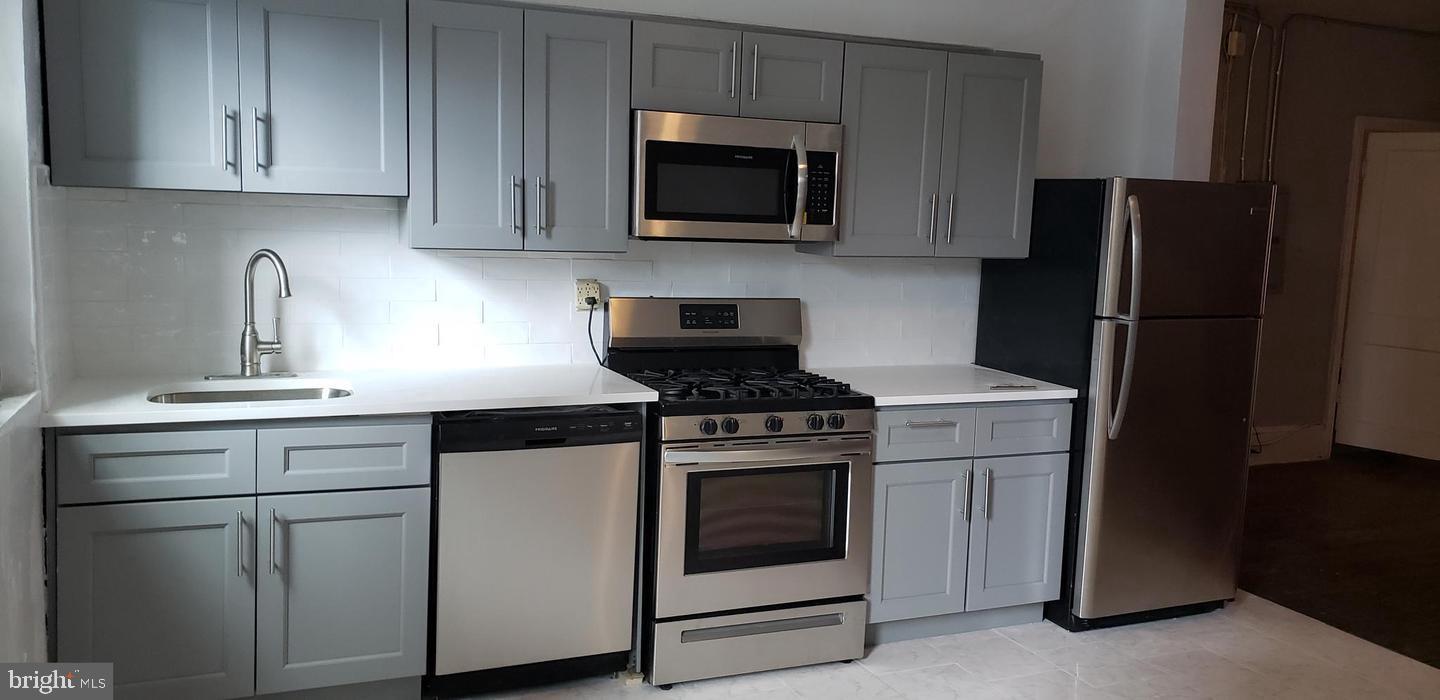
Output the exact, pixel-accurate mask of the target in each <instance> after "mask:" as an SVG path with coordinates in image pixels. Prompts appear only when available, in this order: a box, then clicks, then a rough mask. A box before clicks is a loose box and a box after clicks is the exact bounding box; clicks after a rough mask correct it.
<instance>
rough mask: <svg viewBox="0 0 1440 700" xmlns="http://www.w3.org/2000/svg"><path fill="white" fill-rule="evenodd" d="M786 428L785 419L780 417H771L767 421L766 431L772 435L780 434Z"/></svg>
mask: <svg viewBox="0 0 1440 700" xmlns="http://www.w3.org/2000/svg"><path fill="white" fill-rule="evenodd" d="M784 427H785V419H784V418H781V417H780V416H770V417H769V418H766V419H765V429H766V430H768V431H770V432H772V433H778V432H780V431H781V429H783V428H784Z"/></svg>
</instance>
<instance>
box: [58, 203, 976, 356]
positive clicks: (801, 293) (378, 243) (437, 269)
mask: <svg viewBox="0 0 1440 700" xmlns="http://www.w3.org/2000/svg"><path fill="white" fill-rule="evenodd" d="M66 194H67V195H68V200H67V201H66V209H67V210H68V219H69V229H68V236H67V237H66V242H65V244H64V245H65V249H64V257H65V261H66V266H67V267H68V270H67V272H68V275H67V282H66V283H65V284H64V287H65V290H64V291H63V292H62V293H61V294H59V295H57V296H63V297H67V298H68V299H69V301H68V305H67V309H68V311H67V312H66V314H65V316H66V317H68V318H69V320H70V323H69V332H70V334H71V335H72V337H73V345H74V349H73V350H74V358H75V365H76V369H77V371H78V373H79V374H80V375H82V376H110V375H128V374H151V375H158V374H192V375H198V374H203V373H206V372H234V371H236V369H237V367H236V365H237V363H238V357H237V353H238V345H239V332H240V324H241V285H242V270H243V267H244V264H245V261H246V259H247V258H248V257H249V255H250V253H252V252H253V251H255V250H256V249H258V248H262V247H271V248H274V249H275V250H276V251H277V252H279V253H280V255H281V256H282V257H283V258H284V259H285V262H286V264H287V266H288V268H289V270H290V274H291V282H292V285H291V286H292V291H293V292H294V296H293V297H291V298H290V299H286V300H278V301H277V300H276V299H275V298H274V295H275V288H276V287H275V281H274V273H273V272H272V271H271V270H270V268H269V267H268V266H263V267H262V268H261V269H260V274H259V276H258V277H257V280H258V282H257V284H256V289H257V290H258V296H259V299H258V301H257V304H256V309H257V312H256V313H257V319H258V320H259V322H260V325H261V331H262V333H263V334H264V335H266V336H268V335H269V319H270V317H271V315H272V314H274V313H275V311H276V309H277V308H278V313H279V315H280V316H281V317H282V318H283V319H284V326H283V328H282V335H283V336H284V339H285V343H286V353H285V355H284V356H281V357H276V358H268V359H267V360H266V362H267V363H272V366H274V367H288V368H291V369H298V370H308V369H359V368H375V367H388V366H397V365H404V366H428V367H436V366H444V367H472V366H486V365H511V364H547V363H568V362H572V361H574V362H594V359H593V356H592V354H591V349H590V345H589V341H588V339H587V337H586V320H587V318H586V315H585V314H584V313H580V312H576V311H575V310H574V307H573V303H574V302H573V300H574V279H575V278H576V277H595V278H598V279H600V280H601V281H602V282H603V283H604V284H605V285H606V287H607V288H608V290H609V292H610V293H611V294H612V295H626V294H633V295H655V296H671V295H673V296H741V297H744V296H786V297H791V296H793V297H799V298H801V299H803V300H804V301H805V305H806V320H807V324H808V327H807V328H806V331H805V332H806V343H805V345H804V347H802V352H803V354H804V359H805V361H806V362H807V363H808V364H810V365H812V366H822V365H832V366H833V365H835V364H844V363H877V364H894V363H901V362H915V363H936V362H968V361H970V360H971V359H972V358H973V355H974V347H975V339H974V334H975V312H976V296H977V294H978V289H979V263H978V262H977V261H974V260H928V259H926V260H908V261H907V260H894V261H892V260H873V259H871V260H835V259H831V258H827V257H820V256H813V255H805V254H801V253H797V252H795V251H794V250H793V248H792V247H791V246H784V245H778V246H777V245H761V244H728V243H687V242H677V241H656V242H652V241H631V242H630V252H629V253H628V254H625V255H619V254H601V255H539V254H500V253H495V254H490V255H489V256H487V257H459V256H452V255H444V254H436V253H432V252H426V251H416V250H411V249H410V248H409V247H407V246H406V245H405V243H404V238H403V235H402V232H401V230H400V225H399V219H400V212H399V211H398V207H399V206H400V202H399V201H398V200H395V199H389V198H364V197H293V196H259V195H249V196H245V195H236V194H222V193H201V192H162V191H145V190H97V189H83V188H71V189H69V190H68V192H67V193H66ZM595 326H596V331H597V333H596V342H597V346H598V347H599V348H600V349H601V351H603V350H604V339H603V337H601V335H600V333H599V331H600V329H601V328H603V317H601V316H598V315H597V319H596V322H595Z"/></svg>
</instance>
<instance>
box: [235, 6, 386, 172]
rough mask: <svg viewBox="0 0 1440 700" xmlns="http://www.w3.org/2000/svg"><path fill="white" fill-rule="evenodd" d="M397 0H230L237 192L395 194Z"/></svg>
mask: <svg viewBox="0 0 1440 700" xmlns="http://www.w3.org/2000/svg"><path fill="white" fill-rule="evenodd" d="M405 14H406V13H405V0H239V15H238V19H239V29H240V43H239V52H240V53H239V55H240V104H241V109H242V113H241V123H243V124H244V125H245V126H246V131H245V133H247V134H248V135H249V136H250V137H251V141H250V147H249V148H247V149H242V151H241V154H240V162H241V167H242V168H243V169H244V172H245V190H246V191H247V192H296V193H314V194H368V195H397V196H404V195H405V194H406V193H407V191H408V170H407V168H408V159H407V156H406V153H407V150H408V145H407V137H406V108H407V105H406V96H405V85H406V82H405V65H406V53H405V39H406V33H405Z"/></svg>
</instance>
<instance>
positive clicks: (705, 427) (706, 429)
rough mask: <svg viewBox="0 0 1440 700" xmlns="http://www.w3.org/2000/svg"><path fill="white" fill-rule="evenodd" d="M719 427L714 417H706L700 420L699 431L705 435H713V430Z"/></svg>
mask: <svg viewBox="0 0 1440 700" xmlns="http://www.w3.org/2000/svg"><path fill="white" fill-rule="evenodd" d="M719 429H720V425H719V424H718V423H716V422H715V419H714V418H706V419H705V420H702V421H700V432H702V433H705V434H706V435H714V434H715V431H716V430H719Z"/></svg>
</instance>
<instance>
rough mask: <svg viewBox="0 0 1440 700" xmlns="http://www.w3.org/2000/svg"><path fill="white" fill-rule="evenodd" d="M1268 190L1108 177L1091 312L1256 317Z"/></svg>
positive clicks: (1104, 314) (1108, 315)
mask: <svg viewBox="0 0 1440 700" xmlns="http://www.w3.org/2000/svg"><path fill="white" fill-rule="evenodd" d="M1274 196H1275V186H1274V185H1270V184H1222V183H1209V182H1180V181H1174V180H1131V179H1126V178H1115V179H1113V180H1111V181H1110V200H1109V203H1108V205H1107V207H1108V214H1107V221H1106V226H1105V229H1104V234H1103V235H1104V238H1103V240H1102V241H1101V256H1100V266H1101V267H1100V285H1099V290H1098V293H1097V301H1096V315H1097V316H1101V317H1106V318H1134V317H1137V316H1138V317H1141V318H1174V317H1219V316H1248V317H1252V318H1258V317H1259V316H1260V315H1261V311H1262V308H1263V305H1264V299H1265V273H1266V270H1267V268H1268V267H1269V264H1268V262H1269V261H1268V254H1269V249H1270V221H1271V211H1272V210H1273V206H1272V202H1273V199H1274ZM1137 258H1138V260H1139V264H1138V265H1137V264H1136V260H1137ZM1137 272H1138V274H1139V278H1140V280H1141V282H1140V285H1139V294H1138V295H1137V294H1135V290H1134V289H1133V287H1132V285H1133V282H1134V279H1135V276H1136V273H1137ZM1136 304H1138V308H1139V311H1138V313H1137V312H1136V308H1135V306H1136Z"/></svg>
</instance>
